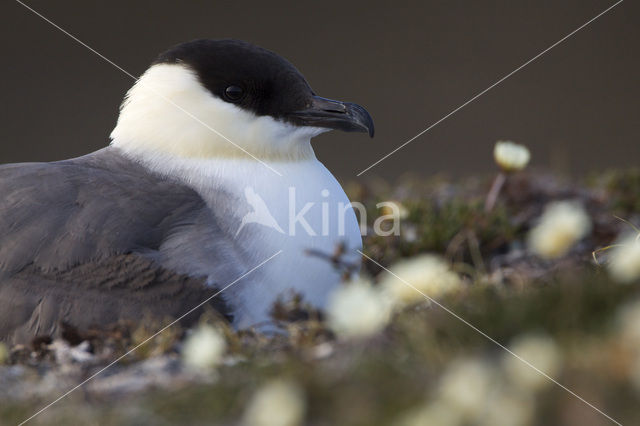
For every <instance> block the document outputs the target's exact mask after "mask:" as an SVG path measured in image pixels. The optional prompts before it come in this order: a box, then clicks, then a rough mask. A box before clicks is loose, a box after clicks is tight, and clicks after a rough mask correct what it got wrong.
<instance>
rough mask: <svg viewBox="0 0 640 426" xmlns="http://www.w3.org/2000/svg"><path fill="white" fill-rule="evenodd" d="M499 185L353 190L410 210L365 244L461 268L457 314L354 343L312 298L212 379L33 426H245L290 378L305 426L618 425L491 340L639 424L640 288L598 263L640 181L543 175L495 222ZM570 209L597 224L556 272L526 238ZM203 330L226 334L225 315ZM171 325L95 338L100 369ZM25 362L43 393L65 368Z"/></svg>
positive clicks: (158, 349)
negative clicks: (396, 227) (494, 195)
mask: <svg viewBox="0 0 640 426" xmlns="http://www.w3.org/2000/svg"><path fill="white" fill-rule="evenodd" d="M489 185H490V182H489V181H488V180H480V179H470V180H466V181H464V182H458V183H451V182H447V181H446V180H443V179H441V178H440V179H434V180H430V181H427V182H425V181H421V180H419V179H407V180H403V181H401V182H400V183H399V184H398V185H395V186H394V187H393V188H392V187H389V186H386V185H382V184H378V183H372V184H368V185H362V184H357V185H356V184H353V185H350V186H349V187H348V188H349V192H350V196H351V197H352V199H361V200H362V201H363V202H364V204H365V205H366V206H367V207H368V213H369V219H370V222H372V221H373V220H374V219H375V218H376V216H375V215H376V214H379V212H377V210H376V208H375V205H376V203H377V202H379V201H382V200H388V199H392V200H397V201H398V202H399V203H401V204H402V205H403V206H404V208H405V209H406V211H407V214H406V218H404V219H403V220H402V224H401V233H400V235H399V236H389V237H376V236H368V237H367V238H366V240H365V247H366V249H365V253H366V254H367V255H368V256H371V257H372V258H374V259H376V260H377V261H379V262H380V263H381V264H383V265H385V266H387V267H388V266H391V265H393V264H394V263H395V262H396V261H398V260H399V259H401V258H407V257H409V258H411V257H414V256H415V255H417V254H419V253H424V252H429V253H436V254H439V255H442V256H443V257H445V258H446V259H447V260H449V261H451V262H452V263H453V264H454V267H455V269H456V270H457V271H459V272H460V273H461V276H462V277H463V283H464V286H463V289H462V290H461V291H457V292H455V293H452V294H448V295H446V296H444V297H443V298H441V299H439V300H438V303H440V304H442V306H444V307H446V308H448V309H449V310H450V311H451V312H447V311H446V310H444V309H443V308H442V307H441V306H437V305H436V304H434V303H431V304H429V303H428V302H426V301H425V303H418V304H414V305H411V306H407V307H406V308H404V309H402V310H400V311H398V312H396V313H395V314H394V316H393V318H392V320H391V322H390V324H389V325H388V326H387V327H386V328H385V329H384V330H383V331H382V332H380V333H378V334H376V335H374V336H371V337H368V338H361V339H353V340H343V339H338V338H336V337H335V336H334V335H333V333H332V332H331V331H330V330H329V329H328V328H327V326H326V324H325V323H324V322H323V320H322V315H321V313H317V312H311V311H310V310H308V309H307V307H305V305H304V302H303V301H300V300H286V301H283V303H282V304H280V305H278V307H277V309H276V312H275V316H276V317H277V318H278V324H279V325H280V327H281V328H282V329H283V330H284V331H286V332H285V333H282V334H278V335H276V336H271V337H266V336H263V335H260V334H256V333H254V332H252V331H250V330H248V331H242V332H234V331H232V330H231V329H229V328H228V327H223V331H224V333H225V336H226V339H227V342H228V349H227V356H226V357H225V360H224V362H223V364H222V365H221V366H219V367H218V368H216V369H215V371H213V372H210V373H207V374H205V373H204V372H202V373H199V374H197V375H196V377H192V378H190V379H189V378H187V379H185V378H184V377H182V376H180V377H181V379H180V380H177V379H176V380H174V381H170V382H169V383H164V384H162V385H157V384H156V385H154V386H152V387H150V388H149V387H147V388H144V390H143V391H142V390H139V391H130V392H127V393H121V394H105V393H100V392H99V391H98V390H96V389H93V390H92V389H91V388H89V387H88V386H87V388H86V389H80V390H78V391H76V392H74V393H73V394H72V395H70V396H69V397H68V398H66V399H64V400H63V401H61V402H60V403H58V404H56V405H55V406H54V407H52V408H51V409H49V410H47V411H45V412H44V413H42V414H41V415H40V416H38V417H37V419H36V420H37V421H36V420H34V423H35V424H66V423H69V424H71V423H96V424H101V425H110V424H113V425H115V424H140V423H147V424H238V422H239V419H241V418H242V416H243V413H244V412H245V410H246V406H247V404H248V402H249V401H250V399H251V398H252V396H253V395H254V393H255V391H256V389H258V388H259V387H260V386H262V385H264V384H265V383H267V382H269V381H270V380H271V379H274V378H279V379H282V378H284V379H287V380H289V381H292V382H295V383H296V384H297V385H298V386H299V387H300V388H301V389H303V390H304V391H303V392H304V400H305V401H306V402H305V407H306V414H305V424H310V425H329V424H340V425H343V424H344V425H393V424H397V425H403V424H416V425H417V424H424V422H427V421H431V422H434V423H433V424H451V425H453V424H460V425H462V424H469V425H474V424H478V425H484V424H487V425H488V424H492V425H493V424H509V425H514V424H540V425H543V424H545V425H546V424H557V425H575V424H594V425H597V424H603V425H606V424H614V423H613V422H611V421H610V420H608V419H607V418H606V417H605V416H603V415H602V414H600V413H598V412H597V411H596V410H594V409H593V408H591V407H590V406H588V405H587V404H585V403H584V402H582V401H580V400H579V399H577V398H576V397H575V396H573V395H571V394H570V393H568V392H567V391H566V390H564V389H562V388H561V387H559V386H558V385H556V384H554V383H552V382H551V381H549V380H547V379H543V380H542V381H541V382H536V381H535V380H533V379H531V378H530V377H529V378H527V376H526V374H528V373H529V372H530V368H529V367H527V366H525V365H524V364H522V363H520V362H519V361H517V360H515V361H516V366H515V367H514V366H513V359H511V358H513V357H512V356H511V355H509V354H508V353H507V352H506V351H505V350H504V349H502V348H500V347H499V346H498V345H497V344H496V343H495V342H492V341H491V340H489V339H488V338H487V337H485V336H483V335H482V334H480V333H479V332H478V330H480V331H482V332H483V333H486V334H487V335H488V336H490V337H491V338H493V339H495V340H496V341H497V342H498V343H500V344H502V345H504V346H506V347H509V348H515V347H519V348H526V347H527V346H526V345H521V346H518V345H517V342H519V341H523V340H524V341H526V340H527V339H531V341H533V342H542V343H544V342H547V343H548V348H547V349H546V352H543V353H542V355H541V354H540V353H538V352H536V350H535V349H536V345H533V349H529V350H526V351H525V349H522V351H524V352H526V353H519V355H521V356H522V357H523V358H525V359H529V358H530V359H531V363H532V364H534V365H536V366H538V364H540V368H541V369H542V370H549V371H548V373H549V375H550V376H552V377H553V378H554V379H556V380H557V381H558V382H559V383H561V384H562V385H564V386H566V387H567V388H569V389H571V391H573V392H575V393H576V394H578V395H580V396H581V397H583V398H584V399H585V400H587V401H588V402H589V403H591V404H593V405H594V406H595V407H597V408H599V409H601V410H602V411H603V412H604V413H606V414H607V415H609V416H611V417H612V418H614V419H615V420H617V421H619V422H621V423H622V424H639V423H640V410H639V409H638V407H639V406H640V281H638V280H636V281H635V282H633V283H630V284H620V283H617V282H615V281H613V280H612V279H611V278H610V277H609V274H608V272H607V269H606V261H607V256H608V252H604V253H603V260H602V262H603V266H599V265H596V264H595V263H594V262H593V259H592V251H593V250H595V249H597V248H599V247H604V246H606V245H609V244H610V243H611V242H612V241H613V240H614V239H615V238H616V236H617V235H618V234H619V233H620V232H623V231H626V230H628V227H627V225H626V224H624V223H623V222H621V221H619V220H618V219H616V218H615V217H614V214H617V215H624V217H625V218H629V219H632V215H633V214H634V213H638V212H640V197H638V195H639V194H640V172H638V171H629V172H615V173H608V174H605V175H602V176H599V177H598V176H594V177H591V178H590V179H589V181H588V185H575V184H567V183H563V182H561V181H560V180H558V179H556V178H554V177H550V176H542V175H514V176H510V177H509V179H508V180H507V183H506V184H505V187H504V190H503V191H502V193H501V195H500V197H499V198H498V203H497V205H496V206H495V207H494V208H493V209H492V210H491V211H490V212H485V209H484V196H485V195H486V192H487V190H488V187H489ZM562 199H572V200H579V201H580V202H581V203H582V205H584V206H585V209H586V211H587V212H588V214H589V216H590V217H591V220H592V222H593V224H592V228H591V230H590V233H589V235H588V236H587V237H586V238H584V239H583V240H582V241H580V242H578V243H577V244H575V245H574V246H573V248H572V249H571V251H570V252H568V253H567V254H566V255H564V256H563V257H561V258H559V259H556V260H541V259H539V258H537V257H536V256H535V255H534V254H533V253H531V252H530V251H529V250H528V249H527V245H526V240H527V234H528V232H529V230H530V229H531V228H532V227H533V226H535V223H536V219H537V218H538V217H539V215H540V213H541V212H542V211H543V209H544V206H545V205H546V204H547V203H549V202H551V201H554V200H562ZM376 212H377V213H376ZM380 270H381V269H380V267H378V266H376V265H374V264H372V263H371V262H368V263H367V264H366V267H365V273H366V274H368V275H370V276H372V277H373V278H374V280H375V277H376V276H377V274H378V273H379V272H380ZM452 312H453V313H455V314H456V315H458V316H459V317H460V318H463V319H464V320H465V321H468V323H470V324H472V325H473V326H474V327H477V330H474V329H473V328H471V327H470V326H469V325H467V324H465V323H463V321H461V320H460V319H459V318H456V317H455V316H454V315H453V314H452ZM636 319H637V320H638V321H635V320H636ZM202 321H204V322H208V323H214V324H215V323H217V322H218V320H216V319H215V315H208V316H207V317H206V318H203V319H202ZM158 328H160V325H159V324H150V323H144V324H143V325H141V326H137V328H135V329H134V330H133V331H131V332H125V331H123V332H120V333H119V334H118V333H113V332H111V334H109V336H110V337H109V338H110V339H112V340H113V341H115V343H113V342H112V343H110V344H107V343H104V342H102V343H101V339H104V336H103V335H102V336H101V335H96V336H94V337H93V338H94V339H95V340H96V341H95V342H94V348H98V347H100V345H101V344H103V346H109V345H111V346H109V347H115V348H117V349H116V350H115V351H114V353H112V354H111V355H110V356H109V357H106V358H105V359H104V360H103V361H102V364H100V365H104V364H106V363H107V362H108V361H109V360H110V359H114V358H115V357H116V356H117V355H118V354H119V353H123V351H124V350H125V348H127V347H132V346H134V345H135V344H136V342H140V341H142V340H143V339H144V338H145V337H146V336H149V335H151V334H152V333H153V330H156V329H158ZM183 335H184V333H183V330H180V329H179V327H176V328H174V329H173V330H171V332H170V333H168V334H167V335H165V336H163V337H162V338H158V339H154V340H152V341H151V342H150V343H149V344H148V345H146V346H145V347H143V348H141V349H142V350H140V351H139V352H137V353H136V354H132V355H131V356H129V357H127V358H126V359H125V360H126V363H125V364H126V365H124V366H122V367H114V369H124V368H130V367H135V366H136V365H138V364H140V363H141V362H143V361H144V360H151V359H154V358H155V357H166V358H167V359H169V360H178V359H179V353H180V342H181V341H182V340H183ZM532 336H533V337H532ZM536 336H538V337H536ZM539 336H542V337H539ZM539 346H544V344H540V345H539ZM513 350H514V351H516V349H513ZM24 351H27V352H30V351H29V350H25V349H23V352H22V353H23V354H24ZM95 351H98V349H95ZM516 352H517V351H516ZM19 354H20V352H19V351H16V350H15V349H14V352H13V353H12V357H11V358H10V361H9V362H10V363H12V364H14V366H15V365H27V367H26V368H27V369H28V370H29V371H31V373H30V374H29V375H27V376H25V377H26V378H25V379H24V380H33V381H34V383H39V382H38V380H42V379H41V378H40V377H41V376H42V375H44V374H45V372H46V371H48V370H51V369H53V370H55V369H56V368H57V367H56V364H55V362H53V361H52V355H51V353H48V352H47V350H46V349H43V350H41V351H40V352H38V353H37V354H36V355H35V357H36V358H33V356H32V355H29V356H28V357H26V356H18V355H19ZM34 359H37V360H36V361H34ZM464 363H467V364H464ZM178 364H179V363H178ZM462 365H466V367H462ZM469 365H472V366H481V367H482V368H481V369H480V370H481V371H477V380H474V379H473V377H476V376H474V375H469V376H468V377H469V379H468V380H465V381H464V383H463V385H464V386H463V387H462V388H461V389H468V392H469V395H467V396H466V398H467V399H464V398H462V397H461V399H460V398H458V399H456V398H453V397H452V396H451V393H448V392H447V389H449V388H452V389H459V388H457V387H456V386H460V384H459V383H457V382H456V380H455V377H456V372H457V371H458V370H459V371H472V372H473V371H475V370H473V369H471V370H468V369H469ZM543 365H544V366H546V367H545V368H543ZM98 368H99V366H98V365H94V366H93V367H92V368H91V369H89V371H95V370H97V369H98ZM465 368H467V370H465ZM514 368H516V370H514ZM518 368H522V371H520V370H518ZM118 371H122V370H118ZM84 373H85V376H83V377H86V373H87V371H84ZM106 374H110V373H106ZM533 374H534V375H536V374H537V373H535V372H534V373H533ZM463 376H464V377H465V378H466V377H467V375H463ZM176 377H177V376H176ZM483 377H484V378H485V379H482V378H483ZM523 377H524V378H523ZM203 378H204V379H203ZM74 379H77V377H75V378H74ZM96 380H99V379H96ZM483 380H484V381H483ZM78 381H80V380H78ZM0 383H2V381H1V380H0ZM483 383H484V384H483ZM71 385H72V383H70V384H69V386H65V387H62V389H65V388H69V387H71ZM0 386H11V385H10V384H4V383H3V384H0ZM465 386H466V387H465ZM474 386H475V387H474ZM7 393H9V392H6V389H5V392H3V393H0V395H2V398H5V396H6V395H5V394H7ZM59 393H60V392H51V393H50V394H47V395H40V396H39V397H37V398H18V399H15V398H14V399H10V398H6V402H5V401H3V402H2V403H0V423H2V424H5V423H6V424H14V423H18V422H20V421H22V420H24V419H25V418H26V417H28V416H29V415H31V414H33V412H34V411H36V410H37V409H38V408H40V407H41V406H42V405H44V404H46V403H48V402H50V401H51V400H53V399H55V397H57V396H58V395H59ZM460 393H462V394H464V392H462V391H461V392H460ZM465 395H466V394H465ZM14 396H15V395H14ZM442 411H444V414H443V412H442ZM447 416H449V417H447ZM496 416H498V417H496ZM496 418H498V419H499V420H496Z"/></svg>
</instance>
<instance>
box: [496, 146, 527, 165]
mask: <svg viewBox="0 0 640 426" xmlns="http://www.w3.org/2000/svg"><path fill="white" fill-rule="evenodd" d="M493 158H494V159H495V160H496V163H498V166H500V168H501V169H502V170H504V171H505V172H515V171H518V170H522V169H524V168H525V167H527V164H528V163H529V159H531V154H530V153H529V149H528V148H527V147H526V146H524V145H520V144H517V143H514V142H511V141H498V142H496V146H495V147H494V148H493Z"/></svg>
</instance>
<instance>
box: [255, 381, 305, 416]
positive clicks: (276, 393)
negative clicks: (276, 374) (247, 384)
mask: <svg viewBox="0 0 640 426" xmlns="http://www.w3.org/2000/svg"><path fill="white" fill-rule="evenodd" d="M304 412H305V402H304V396H303V391H302V389H300V388H299V387H298V386H297V385H295V384H294V383H291V382H288V381H282V380H274V381H272V382H270V383H268V384H266V385H265V386H263V387H262V388H260V389H259V390H258V391H257V392H256V394H255V395H254V396H253V398H252V399H251V401H250V402H249V405H248V407H247V409H246V411H245V413H244V417H243V424H244V425H245V426H296V425H300V424H301V423H302V420H303V417H304Z"/></svg>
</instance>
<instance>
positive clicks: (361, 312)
mask: <svg viewBox="0 0 640 426" xmlns="http://www.w3.org/2000/svg"><path fill="white" fill-rule="evenodd" d="M390 316H391V304H390V303H389V301H388V299H387V298H385V297H384V295H383V294H382V293H381V292H380V291H379V290H378V289H377V288H375V287H373V286H372V285H371V283H370V282H369V281H366V280H363V279H360V278H358V279H356V280H355V281H352V282H349V283H346V284H344V285H342V286H340V287H338V288H337V289H336V290H334V291H333V293H332V294H331V296H330V297H329V303H328V306H327V317H328V318H327V319H328V322H329V327H331V329H332V330H333V331H335V332H336V334H338V335H339V336H343V337H366V336H369V335H371V334H374V333H376V332H378V331H380V330H381V329H382V328H384V327H385V326H386V325H387V323H388V322H389V319H390Z"/></svg>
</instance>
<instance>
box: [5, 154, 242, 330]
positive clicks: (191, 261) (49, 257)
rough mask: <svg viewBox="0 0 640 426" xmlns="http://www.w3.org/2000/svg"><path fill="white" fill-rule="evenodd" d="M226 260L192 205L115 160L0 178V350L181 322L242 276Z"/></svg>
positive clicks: (206, 216) (24, 170) (25, 169)
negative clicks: (3, 343)
mask: <svg viewBox="0 0 640 426" xmlns="http://www.w3.org/2000/svg"><path fill="white" fill-rule="evenodd" d="M233 250H234V244H233V242H232V241H229V240H226V239H225V237H224V233H223V232H221V230H220V226H219V225H218V221H217V220H216V219H215V217H214V215H213V214H212V212H211V209H209V208H208V207H207V205H206V203H205V202H204V201H203V200H202V198H201V197H200V196H199V195H198V193H196V192H195V191H194V190H193V189H191V188H189V187H187V186H185V185H183V184H181V183H179V182H176V181H173V180H171V179H169V178H166V177H163V176H160V175H158V174H154V173H152V172H150V171H148V170H147V169H146V168H144V167H143V166H141V165H140V164H138V163H136V162H134V161H132V160H130V159H128V158H126V157H124V156H123V155H122V154H120V152H119V151H118V150H117V149H115V148H105V149H103V150H100V151H97V152H95V153H93V154H89V155H87V156H84V157H80V158H77V159H71V160H65V161H60V162H54V163H25V164H10V165H4V166H0V340H3V339H4V340H11V341H17V340H24V339H25V338H27V337H28V336H31V337H33V335H35V334H37V333H52V332H55V331H56V329H57V327H58V324H59V322H60V321H61V320H64V321H66V322H70V323H71V324H72V325H74V326H77V327H86V326H88V325H90V324H92V323H96V322H97V323H104V322H108V321H116V320H118V319H120V318H123V317H128V316H131V315H133V316H135V317H139V315H140V313H141V311H142V310H143V308H146V309H151V310H153V311H155V313H157V314H159V315H160V314H162V315H163V316H165V315H175V316H178V315H179V314H180V313H181V310H184V312H186V311H187V310H188V309H189V307H188V306H189V305H190V303H192V302H195V303H193V305H194V306H195V305H196V304H197V303H198V302H197V301H196V299H198V297H200V296H205V295H207V294H211V293H212V290H213V289H214V288H213V287H214V286H215V284H223V285H224V284H226V283H225V282H221V281H224V280H227V279H230V278H231V277H233V276H234V274H236V273H238V275H239V272H238V270H237V269H238V267H237V264H236V263H234V262H233V261H232V259H233V257H234V256H233ZM212 271H213V272H216V271H217V272H218V274H213V275H215V276H216V278H219V280H215V281H217V282H212V280H211V275H212ZM235 276H237V275H235ZM114 283H117V285H116V284H114ZM172 292H173V293H172ZM194 295H195V296H197V297H194ZM204 299H206V297H202V300H204ZM172 301H173V303H171V302H172ZM156 302H158V303H157V304H156ZM191 307H193V306H191ZM215 307H216V309H218V310H222V311H224V310H225V308H223V307H222V306H221V304H219V303H217V304H216V306H215Z"/></svg>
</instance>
